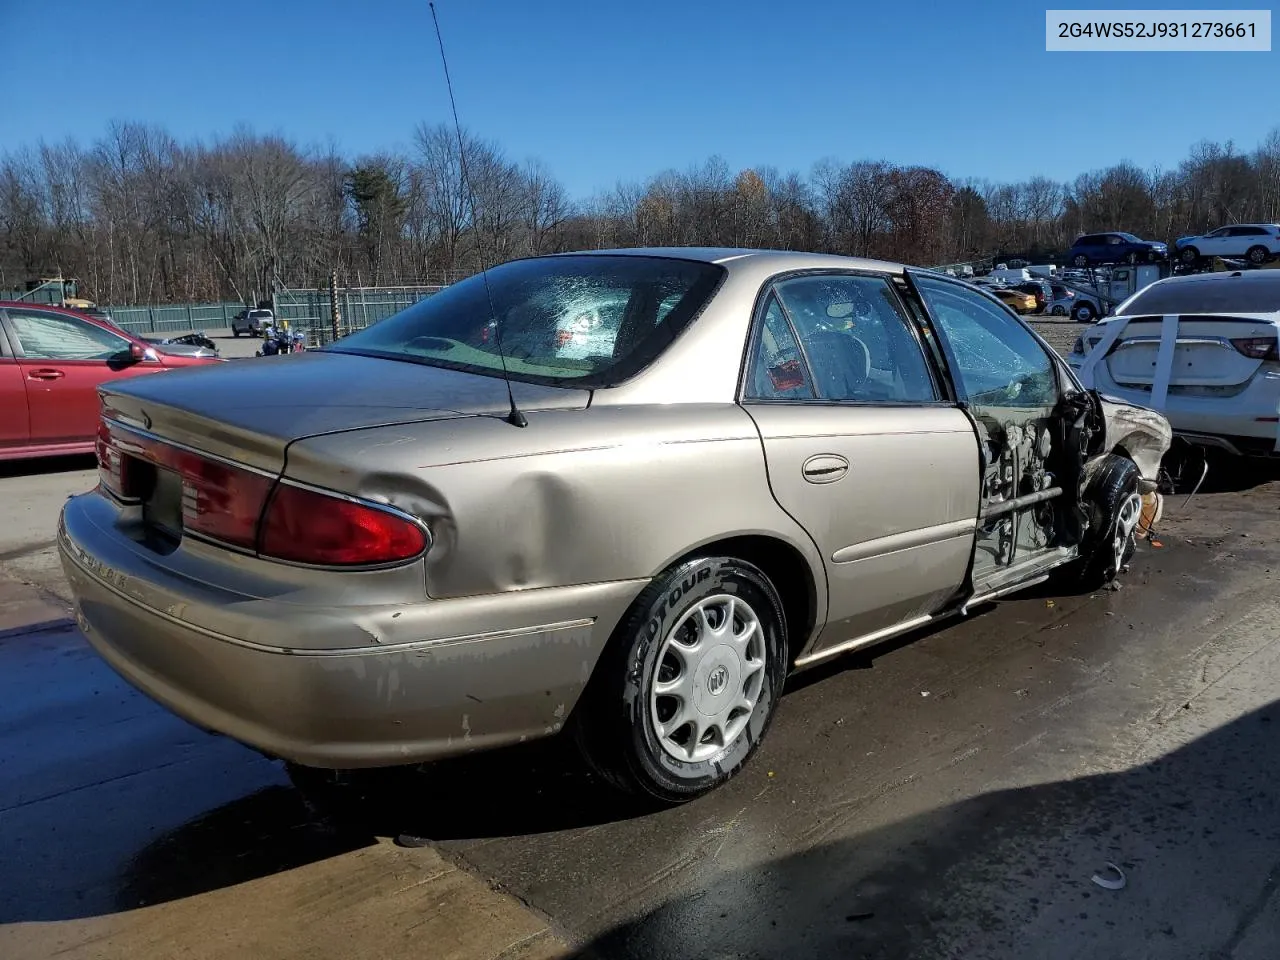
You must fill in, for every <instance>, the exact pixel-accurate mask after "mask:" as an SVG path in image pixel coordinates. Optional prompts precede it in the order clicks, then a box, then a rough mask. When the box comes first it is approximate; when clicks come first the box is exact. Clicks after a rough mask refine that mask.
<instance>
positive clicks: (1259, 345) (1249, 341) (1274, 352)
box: [1231, 337, 1280, 360]
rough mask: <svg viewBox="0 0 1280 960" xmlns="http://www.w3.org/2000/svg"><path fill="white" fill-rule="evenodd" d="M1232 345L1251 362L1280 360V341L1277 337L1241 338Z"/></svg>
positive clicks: (1232, 342)
mask: <svg viewBox="0 0 1280 960" xmlns="http://www.w3.org/2000/svg"><path fill="white" fill-rule="evenodd" d="M1231 345H1232V346H1233V347H1235V348H1236V350H1238V351H1239V352H1240V353H1242V354H1244V355H1245V356H1246V357H1249V358H1250V359H1251V360H1280V340H1277V339H1276V338H1275V337H1240V338H1239V339H1235V340H1232V341H1231Z"/></svg>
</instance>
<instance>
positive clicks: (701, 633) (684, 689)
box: [649, 594, 765, 761]
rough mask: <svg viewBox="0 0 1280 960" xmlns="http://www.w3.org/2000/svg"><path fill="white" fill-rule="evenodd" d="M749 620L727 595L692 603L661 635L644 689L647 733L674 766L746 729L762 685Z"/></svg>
mask: <svg viewBox="0 0 1280 960" xmlns="http://www.w3.org/2000/svg"><path fill="white" fill-rule="evenodd" d="M764 667H765V650H764V636H763V634H762V632H761V629H760V621H759V619H758V618H757V617H756V613H755V611H754V610H752V609H751V607H750V605H748V604H747V603H746V602H744V601H742V600H739V599H737V598H736V597H734V596H732V595H729V594H719V595H714V596H710V597H707V598H706V599H705V600H699V601H698V602H697V603H696V604H695V605H694V606H693V607H692V608H690V609H689V611H688V612H687V613H685V615H684V616H683V617H681V618H680V620H679V622H678V623H676V625H675V626H674V627H673V628H672V629H671V631H670V632H669V633H668V634H667V637H666V640H665V641H664V642H663V645H662V648H661V649H660V650H659V652H658V669H657V670H655V671H654V673H653V681H652V683H651V684H650V687H649V702H650V707H651V709H652V719H653V727H654V730H655V732H656V733H657V735H658V739H659V742H660V743H661V744H662V749H663V750H665V751H666V752H667V753H669V754H670V755H671V756H673V757H675V758H676V759H677V760H684V761H693V760H706V759H708V758H709V757H711V756H713V755H715V754H716V753H718V752H719V751H721V750H723V749H725V748H726V747H728V746H729V745H730V744H732V743H733V741H734V740H736V739H737V738H738V737H739V736H740V735H741V734H742V732H743V730H745V729H746V725H747V720H748V719H749V718H750V716H751V712H752V711H753V710H754V709H755V706H756V701H757V700H759V698H760V690H761V687H762V686H763V685H764Z"/></svg>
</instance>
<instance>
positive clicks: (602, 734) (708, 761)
mask: <svg viewBox="0 0 1280 960" xmlns="http://www.w3.org/2000/svg"><path fill="white" fill-rule="evenodd" d="M720 595H726V596H731V597H733V598H734V599H735V600H739V601H742V602H745V603H746V604H747V605H748V606H749V607H750V609H751V611H752V612H753V613H754V614H755V617H756V619H757V621H758V622H759V624H760V633H761V635H762V639H763V654H764V660H765V663H764V667H763V670H762V673H763V680H762V682H761V684H760V689H759V693H758V695H757V697H756V699H755V704H754V707H753V708H752V710H751V712H750V714H747V720H746V724H745V727H744V728H743V729H742V731H741V733H739V734H738V735H737V736H735V737H734V738H732V739H731V740H730V741H729V742H728V743H727V744H726V745H724V746H723V747H721V748H720V751H719V752H718V753H716V754H714V755H713V756H709V757H707V758H705V759H700V760H697V761H690V760H681V759H678V758H676V757H675V756H673V755H672V754H671V753H670V752H668V750H667V749H666V748H664V747H663V745H662V742H661V740H660V739H659V735H658V732H657V730H656V729H655V720H654V716H653V714H652V713H651V710H650V685H651V683H653V682H654V681H655V678H656V671H658V670H659V669H661V668H664V664H666V663H667V662H666V661H664V664H660V663H659V662H658V657H659V654H660V653H662V651H663V647H664V644H665V641H666V640H667V638H668V636H669V635H671V633H672V631H673V630H674V629H675V628H676V627H678V626H679V627H681V629H684V626H683V624H682V623H681V620H682V619H683V618H684V615H685V614H686V613H688V612H690V611H691V610H692V609H693V608H694V606H695V605H696V604H698V603H700V602H701V601H705V600H708V599H710V598H713V597H716V596H720ZM735 622H736V620H735ZM786 651H787V638H786V627H785V620H784V618H783V613H782V603H781V601H780V600H779V599H778V593H777V591H776V590H775V589H774V587H773V584H772V583H770V581H769V578H768V577H766V576H765V575H764V573H763V572H762V571H761V570H760V569H759V568H758V567H755V566H754V565H752V564H750V563H747V562H746V561H744V560H738V559H736V558H734V557H706V558H701V559H696V560H690V561H688V562H685V563H682V564H680V565H678V566H676V567H673V568H671V569H670V570H668V571H666V572H665V573H663V574H661V575H660V576H658V577H657V578H655V579H654V581H653V582H652V583H651V584H650V585H649V586H648V587H646V588H645V590H644V592H643V593H641V594H640V596H639V597H637V598H636V600H635V602H634V603H633V604H632V605H631V609H630V610H629V611H628V612H627V615H626V616H625V617H624V618H623V620H622V622H621V623H620V624H619V625H618V627H617V629H616V630H615V631H614V635H613V637H612V638H611V639H610V641H609V646H608V648H607V649H606V651H605V654H604V656H602V657H601V659H600V662H599V663H598V664H597V665H596V669H595V673H594V675H593V676H592V679H591V682H590V684H588V687H587V690H586V692H585V693H584V695H583V700H582V702H581V703H580V704H579V705H578V708H577V709H575V711H574V718H575V722H574V723H573V731H574V735H575V739H576V740H577V743H578V746H579V748H580V750H581V751H582V753H583V755H584V757H585V759H586V761H587V763H588V764H589V765H590V767H591V768H592V769H593V770H594V771H595V772H596V773H597V774H599V775H600V777H601V778H603V779H604V780H605V781H606V782H608V783H610V784H611V785H613V786H614V787H616V788H618V789H620V790H623V791H626V792H628V793H638V794H640V795H647V796H649V797H652V798H654V799H656V800H659V801H662V802H664V803H672V804H674V803H683V802H685V801H687V800H692V799H694V798H695V797H698V796H700V795H702V794H704V793H707V792H708V791H710V790H713V789H715V788H716V787H718V786H720V785H722V784H723V783H725V782H726V781H727V780H729V779H730V778H731V777H733V776H734V775H735V774H736V773H737V772H738V771H739V770H741V769H742V767H743V766H744V765H745V764H746V762H747V761H748V759H750V757H751V755H752V754H753V753H755V751H756V748H757V747H758V746H759V745H760V741H761V740H763V739H764V736H765V734H766V733H767V732H768V729H769V724H770V722H771V721H772V719H773V712H774V707H775V705H776V703H777V700H778V697H779V696H780V695H781V693H782V684H783V681H784V680H785V677H786V670H787V654H786ZM667 668H669V665H668V666H667ZM703 689H704V690H708V691H709V690H710V687H709V686H708V687H704V688H703ZM658 703H659V700H658V699H655V701H654V704H655V705H656V704H658ZM654 709H655V710H657V709H659V707H657V706H655V707H654ZM680 729H683V728H677V730H676V731H675V732H679V730H680Z"/></svg>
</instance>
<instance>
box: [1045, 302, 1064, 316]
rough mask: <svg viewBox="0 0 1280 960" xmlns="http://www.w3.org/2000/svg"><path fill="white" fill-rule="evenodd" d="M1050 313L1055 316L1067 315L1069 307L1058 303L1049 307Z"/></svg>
mask: <svg viewBox="0 0 1280 960" xmlns="http://www.w3.org/2000/svg"><path fill="white" fill-rule="evenodd" d="M1049 315H1050V316H1054V317H1065V316H1066V315H1067V308H1066V307H1064V306H1062V304H1057V305H1056V306H1053V307H1051V308H1050V309H1049Z"/></svg>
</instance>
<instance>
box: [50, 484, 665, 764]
mask: <svg viewBox="0 0 1280 960" xmlns="http://www.w3.org/2000/svg"><path fill="white" fill-rule="evenodd" d="M95 500H97V501H101V500H102V498H101V497H100V496H97V495H94V494H87V495H85V496H83V497H77V498H74V499H72V500H70V501H68V503H67V504H66V506H65V507H64V509H63V514H62V519H61V521H60V523H59V530H58V544H59V550H60V552H61V555H62V561H63V567H64V569H65V571H66V574H67V579H68V581H69V582H70V584H71V589H72V592H73V594H74V596H75V599H76V613H77V619H78V621H79V623H80V626H81V628H82V629H83V630H84V633H85V635H86V636H87V637H88V639H89V642H90V643H91V644H92V645H93V647H94V648H95V649H96V650H97V651H98V653H100V654H101V655H102V657H103V658H104V659H105V660H106V661H107V662H108V663H109V664H111V666H112V667H113V668H114V669H115V670H116V671H117V672H118V673H119V674H120V675H121V676H123V677H124V678H125V679H126V680H127V681H129V682H130V683H131V684H133V685H134V686H135V687H137V688H138V689H140V690H141V691H142V692H144V693H146V694H147V695H148V696H150V697H151V698H153V699H154V700H157V701H158V702H160V703H161V704H163V705H164V706H166V707H168V708H169V709H170V710H172V711H173V712H174V713H176V714H178V715H179V716H181V717H183V718H185V719H187V720H189V721H191V722H192V723H194V724H196V725H197V726H199V727H202V728H204V729H206V730H210V731H214V732H217V733H222V734H225V735H227V736H229V737H232V738H233V739H236V740H239V741H241V742H243V743H245V744H248V745H250V746H252V747H254V748H256V749H258V750H260V751H262V752H264V753H267V754H269V755H272V756H277V757H283V758H285V759H289V760H294V761H296V762H299V763H302V764H307V765H311V766H319V767H335V768H344V767H373V766H391V765H396V764H402V763H413V762H419V761H424V760H433V759H438V758H441V757H446V756H450V755H454V754H459V753H465V752H469V751H472V750H481V749H488V748H491V747H498V746H503V745H506V744H510V743H516V742H519V741H522V740H526V739H534V738H536V737H540V736H545V735H549V734H553V733H555V732H557V731H558V730H559V729H560V728H561V727H562V726H563V724H564V721H565V720H566V719H567V717H568V716H569V713H570V712H571V711H572V710H573V707H574V705H575V703H576V702H577V699H578V696H579V695H580V693H581V692H582V690H583V688H584V686H585V684H586V681H587V679H588V678H589V677H590V675H591V672H592V670H593V669H594V667H595V663H596V660H597V659H598V657H599V655H600V653H601V651H602V650H603V648H604V645H605V643H606V642H607V640H608V637H609V634H610V633H611V631H612V629H613V627H614V625H615V624H616V623H617V621H618V620H619V619H620V618H621V616H622V614H623V613H624V611H625V610H626V608H627V606H628V605H629V604H630V603H631V601H632V599H634V597H635V596H636V595H637V594H638V593H639V591H640V590H641V589H642V588H643V586H644V583H645V581H622V582H615V583H606V584H590V585H584V586H574V587H561V588H551V589H541V590H527V591H513V592H511V593H507V594H500V595H495V596H491V597H479V598H467V599H460V600H426V599H424V600H422V601H421V602H418V603H414V604H405V603H395V604H391V603H388V604H386V605H378V606H361V607H352V608H349V609H347V610H345V611H344V610H343V609H341V608H328V609H323V608H318V607H311V606H308V607H300V606H298V605H297V604H290V603H287V602H286V601H284V600H280V599H272V598H263V597H259V596H250V595H247V594H244V593H241V594H232V593H230V592H229V591H228V590H226V589H225V588H217V587H215V586H214V585H210V584H207V583H195V582H193V581H191V580H189V579H187V578H184V577H182V576H179V575H178V574H176V573H173V572H166V571H165V568H164V567H163V566H160V565H157V563H156V562H155V558H154V557H148V556H147V555H146V554H145V552H144V550H145V548H143V547H141V546H139V545H138V544H136V543H134V542H133V541H132V540H130V539H129V538H128V537H126V536H124V535H123V534H122V533H120V532H119V531H118V530H115V529H114V528H113V527H111V525H110V524H108V523H104V522H103V518H104V517H105V516H107V513H106V512H105V511H103V510H102V508H101V504H100V503H99V504H98V505H95V503H94V501H95ZM343 576H351V575H349V574H347V575H343ZM219 608H220V609H219ZM220 617H221V621H219V618H220ZM214 622H225V623H228V624H236V626H235V627H234V628H233V629H226V630H219V629H212V628H210V626H209V624H210V623H214ZM402 624H404V625H407V629H406V626H402ZM464 626H465V627H466V629H462V627H464Z"/></svg>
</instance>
